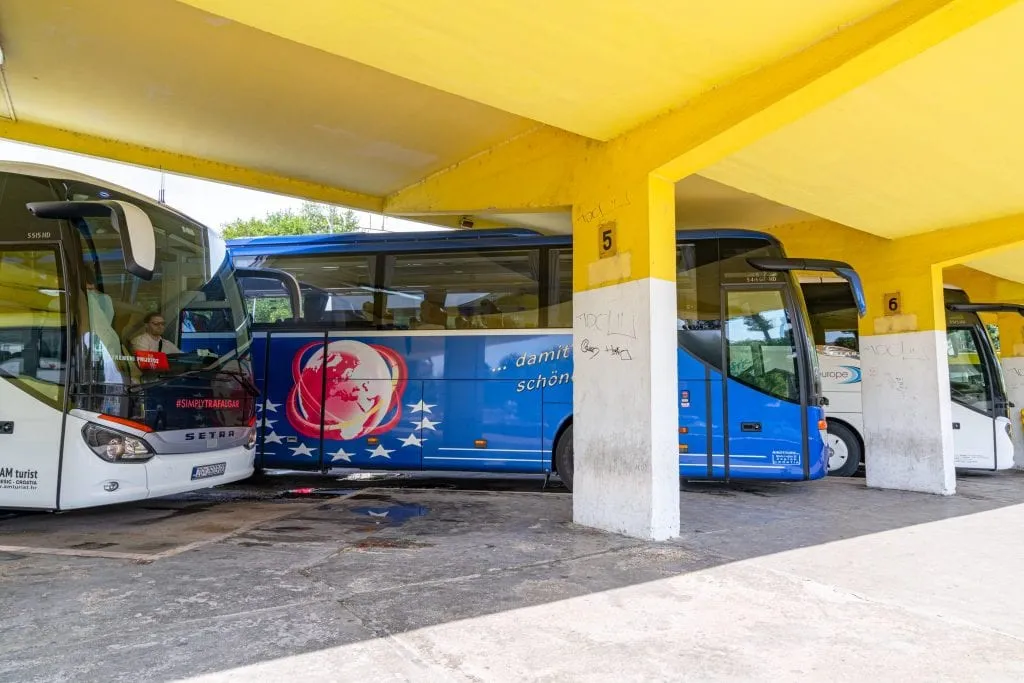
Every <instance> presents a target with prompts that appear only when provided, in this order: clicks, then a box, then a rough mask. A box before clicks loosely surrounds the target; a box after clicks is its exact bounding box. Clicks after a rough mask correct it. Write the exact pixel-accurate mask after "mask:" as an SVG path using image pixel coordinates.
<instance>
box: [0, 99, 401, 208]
mask: <svg viewBox="0 0 1024 683" xmlns="http://www.w3.org/2000/svg"><path fill="white" fill-rule="evenodd" d="M0 137H2V138H7V139H9V140H16V141H18V142H25V143H29V144H33V145H42V146H45V147H53V148H56V149H62V150H66V151H68V152H74V153H76V154H85V155H88V156H93V157H99V158H102V159H110V160H112V161H120V162H122V163H126V164H134V165H136V166H145V167H148V168H153V169H162V170H164V171H167V172H168V173H178V174H181V175H187V176H194V177H196V178H203V179H205V180H213V181H216V182H219V183H226V184H228V185H236V186H238V187H246V188H252V189H257V190H264V191H266V192H276V193H278V194H283V195H288V196H293V197H301V198H303V199H309V200H312V201H317V202H324V203H327V204H338V205H341V206H346V207H351V208H353V209H362V210H364V211H377V212H379V211H380V210H381V209H382V208H383V205H384V200H383V198H381V197H374V196H372V195H367V194H362V193H360V192H353V191H351V190H345V189H341V188H337V187H330V186H327V185H321V184H319V183H311V182H308V181H305V180H297V179H295V178H288V177H285V176H280V175H276V174H273V173H266V172H263V171H256V170H253V169H248V168H242V167H240V166H232V165H231V164H224V163H221V162H218V161H212V160H209V159H201V158H198V157H191V156H186V155H184V154H176V153H174V152H168V151H165V150H159V149H153V148H151V147H143V146H140V145H133V144H131V143H127V142H121V141H119V140H111V139H109V138H101V137H96V136H92V135H86V134H84V133H78V132H75V131H70V130H63V129H60V128H53V127H50V126H44V125H41V124H37V123H29V122H26V121H19V122H17V123H15V122H13V121H9V120H6V119H0Z"/></svg>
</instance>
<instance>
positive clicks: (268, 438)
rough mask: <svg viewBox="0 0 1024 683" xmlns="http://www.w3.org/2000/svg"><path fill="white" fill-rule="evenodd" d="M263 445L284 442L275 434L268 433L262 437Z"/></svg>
mask: <svg viewBox="0 0 1024 683" xmlns="http://www.w3.org/2000/svg"><path fill="white" fill-rule="evenodd" d="M263 443H284V441H282V440H281V437H280V436H278V434H277V432H270V433H269V434H266V435H264V437H263Z"/></svg>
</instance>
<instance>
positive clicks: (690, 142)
mask: <svg viewBox="0 0 1024 683" xmlns="http://www.w3.org/2000/svg"><path fill="white" fill-rule="evenodd" d="M1014 1H1015V0H899V1H898V2H894V3H893V4H892V5H890V6H888V7H887V8H885V9H884V10H882V11H880V12H877V13H876V14H874V15H872V16H870V17H867V18H866V19H863V20H861V21H859V22H857V23H855V24H852V25H850V26H847V27H843V28H841V29H837V30H836V32H835V33H834V34H833V35H831V36H830V37H828V38H826V39H824V40H822V41H819V42H818V43H816V44H814V45H811V46H808V47H807V48H805V49H803V50H800V51H799V52H795V53H793V54H792V55H790V56H788V57H786V58H784V59H782V60H779V61H778V62H775V63H773V64H770V65H767V66H765V67H764V68H761V69H759V70H757V71H754V72H752V73H750V74H748V75H746V76H744V77H742V78H739V79H737V80H735V81H733V82H731V83H727V84H723V85H721V86H720V87H717V88H714V89H712V90H710V91H709V92H707V93H706V94H704V95H702V96H700V97H698V98H696V99H694V100H692V101H691V102H689V103H688V104H686V105H684V106H682V107H680V108H678V109H676V110H673V111H672V112H669V113H666V114H665V115H663V116H661V117H658V118H656V119H654V120H652V121H649V122H648V123H645V124H643V125H641V126H639V127H638V128H635V129H634V130H632V131H630V132H628V133H625V134H623V135H621V136H619V137H617V138H615V139H613V140H611V141H610V142H608V143H600V142H597V141H594V140H590V139H588V138H583V137H580V136H578V135H574V134H571V133H566V132H564V131H561V130H558V129H555V128H551V127H548V126H541V127H538V128H537V129H535V130H533V131H531V132H529V133H526V134H524V135H522V136H519V137H517V138H514V139H512V140H509V141H507V142H505V143H503V144H501V145H499V146H496V147H494V148H492V149H489V150H487V151H485V152H482V153H480V154H477V155H475V156H473V157H470V158H468V159H465V160H464V161H461V162H459V163H457V164H455V165H453V166H451V167H449V168H447V169H444V170H442V171H440V172H438V173H435V174H434V175H432V176H430V177H428V178H426V179H425V180H423V181H421V182H419V183H417V184H415V185H412V186H410V187H407V188H405V189H403V190H401V191H399V192H397V193H395V194H393V195H391V196H389V197H388V198H387V199H386V200H385V212H386V213H389V214H395V215H404V214H411V213H435V212H437V213H445V212H457V211H465V212H473V211H481V210H490V211H517V210H524V209H543V208H549V207H561V206H564V205H567V204H569V203H570V200H571V198H572V197H573V196H575V194H576V193H575V192H574V191H573V189H572V185H573V184H574V183H577V182H578V181H579V180H580V179H581V178H582V177H584V176H585V175H586V174H587V173H588V172H589V169H592V168H595V167H598V168H605V169H609V168H610V169H618V170H621V171H622V172H623V173H626V174H628V175H631V176H636V177H642V176H646V175H647V174H648V173H655V174H656V175H658V176H660V177H663V178H666V179H668V180H671V181H678V180H680V179H682V178H684V177H686V176H688V175H691V174H693V173H696V172H698V171H700V170H701V169H704V168H706V167H708V166H710V165H712V164H714V163H715V162H717V161H719V160H720V159H722V158H724V157H726V156H728V155H730V154H732V153H734V152H736V151H738V150H740V149H742V148H743V147H745V146H747V145H749V144H751V143H753V142H755V141H756V140H758V139H760V138H762V137H764V136H766V135H768V134H770V133H772V132H773V131H775V130H778V129H779V128H782V127H783V126H785V125H787V124H789V123H792V122H793V121H796V120H797V119H799V118H800V117H802V116H804V115H806V114H808V113H809V112H811V111H813V110H815V109H817V108H819V107H821V106H822V105H824V104H826V103H828V102H830V101H832V100H834V99H836V98H838V97H840V96H841V95H843V94H845V93H847V92H849V91H850V90H853V89H854V88H856V87H858V86H860V85H862V84H864V83H866V82H868V81H870V80H871V79H873V78H875V77H877V76H878V75H880V74H882V73H884V72H885V71H888V70H889V69H891V68H893V67H895V66H897V65H899V64H901V63H903V62H905V61H907V60H909V59H911V58H913V57H915V56H916V55H918V54H920V53H922V52H924V51H925V50H927V49H928V48H930V47H932V46H934V45H936V44H938V43H941V42H942V41H944V40H946V39H948V38H950V37H951V36H954V35H956V34H957V33H959V32H961V31H963V30H965V29H967V28H969V27H971V26H973V25H974V24H976V23H978V22H979V21H982V20H983V19H986V18H988V17H989V16H991V15H993V14H995V13H996V12H998V11H1000V10H1002V9H1004V8H1005V7H1007V6H1009V5H1011V4H1013V2H1014Z"/></svg>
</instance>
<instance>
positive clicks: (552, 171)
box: [384, 126, 598, 216]
mask: <svg viewBox="0 0 1024 683" xmlns="http://www.w3.org/2000/svg"><path fill="white" fill-rule="evenodd" d="M597 144H598V143H595V142H593V141H591V140H588V139H587V138H583V137H580V136H579V135H574V134H573V133H567V132H565V131H562V130H558V129H556V128H551V127H549V126H538V127H537V128H534V129H532V130H530V131H528V132H526V133H523V134H522V135H519V136H517V137H514V138H512V139H510V140H507V141H505V142H503V143H501V144H500V145H496V146H495V147H492V148H490V149H488V150H485V151H483V152H480V153H479V154H476V155H474V156H471V157H469V158H467V159H463V160H462V161H460V162H459V163H457V164H454V165H453V166H449V167H448V168H445V169H442V170H440V171H438V172H436V173H434V174H432V175H430V176H427V177H426V178H424V179H423V180H421V181H420V182H418V183H415V184H413V185H410V186H409V187H406V188H404V189H402V190H400V191H398V192H396V193H394V194H392V195H389V196H388V197H386V198H385V199H384V213H385V214H388V215H394V216H404V215H414V214H445V213H474V212H485V211H498V210H500V211H506V212H515V211H531V210H547V209H567V208H568V207H569V205H570V204H571V203H572V184H573V174H574V172H575V169H576V166H577V164H578V163H579V162H580V161H582V160H583V159H584V158H585V153H586V151H587V149H588V148H590V147H592V146H597Z"/></svg>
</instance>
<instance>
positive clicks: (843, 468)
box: [827, 420, 864, 477]
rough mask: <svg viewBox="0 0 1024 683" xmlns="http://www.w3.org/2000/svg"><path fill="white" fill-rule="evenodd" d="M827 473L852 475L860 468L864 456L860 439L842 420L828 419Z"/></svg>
mask: <svg viewBox="0 0 1024 683" xmlns="http://www.w3.org/2000/svg"><path fill="white" fill-rule="evenodd" d="M827 445H828V449H829V451H828V475H829V476H830V477H852V476H853V475H855V474H857V470H858V469H859V468H860V461H861V459H862V458H863V457H864V453H863V450H864V449H863V447H862V446H861V445H860V439H858V438H857V435H856V434H854V433H853V430H852V429H850V428H849V427H847V426H846V425H844V424H843V423H842V422H833V421H832V420H829V421H828V438H827Z"/></svg>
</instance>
